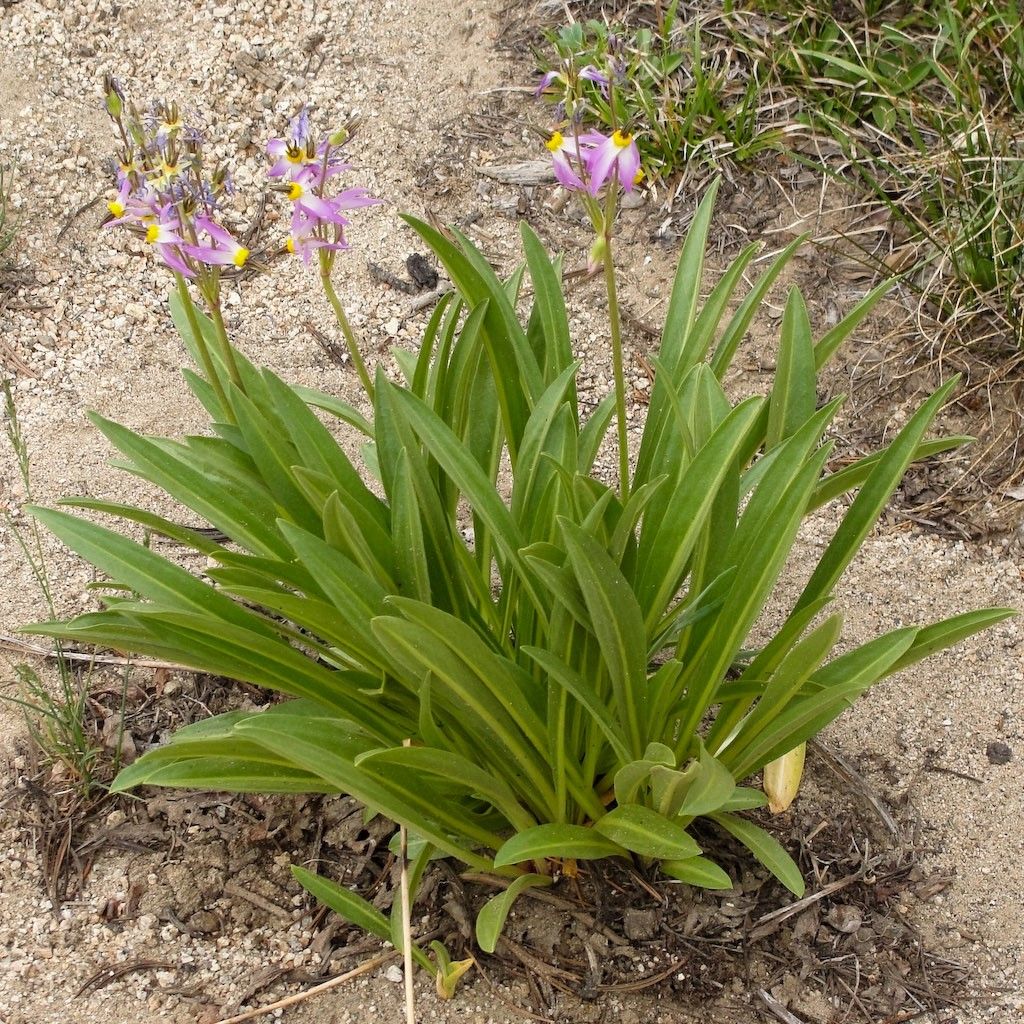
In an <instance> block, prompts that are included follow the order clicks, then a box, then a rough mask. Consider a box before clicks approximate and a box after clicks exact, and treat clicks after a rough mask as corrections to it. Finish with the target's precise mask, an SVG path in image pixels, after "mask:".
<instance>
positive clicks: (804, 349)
mask: <svg viewBox="0 0 1024 1024" xmlns="http://www.w3.org/2000/svg"><path fill="white" fill-rule="evenodd" d="M816 385H817V379H816V373H815V368H814V345H813V343H812V342H811V322H810V320H809V319H808V317H807V307H806V305H804V300H803V296H802V295H801V294H800V291H799V289H797V288H792V289H790V292H789V300H788V301H787V303H786V311H785V313H784V314H783V316H782V337H781V341H780V344H779V359H778V369H777V370H776V373H775V383H774V385H773V386H772V394H771V401H770V402H769V404H768V428H767V432H766V437H765V447H766V448H774V447H775V445H777V444H778V443H779V442H780V441H782V440H785V438H787V437H789V436H791V435H792V434H795V433H796V431H797V430H798V429H799V428H800V427H802V426H803V425H804V423H806V422H807V421H808V420H809V419H810V418H811V417H812V416H813V415H814V407H815V405H816V402H817V387H816Z"/></svg>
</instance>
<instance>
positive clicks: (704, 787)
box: [675, 744, 736, 818]
mask: <svg viewBox="0 0 1024 1024" xmlns="http://www.w3.org/2000/svg"><path fill="white" fill-rule="evenodd" d="M697 769H698V770H697V773H696V775H695V777H694V780H693V782H692V783H690V787H689V789H687V791H686V796H685V798H684V799H683V802H682V806H681V807H680V808H679V810H678V811H677V812H675V813H677V814H678V815H679V817H682V818H696V817H698V816H699V815H702V814H710V813H711V812H712V811H717V810H720V809H721V808H722V807H723V806H725V804H726V803H727V802H728V800H729V798H730V797H731V796H732V794H733V792H734V791H735V789H736V781H735V779H733V777H732V773H731V772H730V771H729V769H728V768H726V767H725V765H723V764H722V762H721V761H719V760H718V759H717V758H715V757H712V755H711V754H709V753H708V752H707V750H706V749H705V748H704V745H703V744H701V747H700V759H699V761H698V762H697Z"/></svg>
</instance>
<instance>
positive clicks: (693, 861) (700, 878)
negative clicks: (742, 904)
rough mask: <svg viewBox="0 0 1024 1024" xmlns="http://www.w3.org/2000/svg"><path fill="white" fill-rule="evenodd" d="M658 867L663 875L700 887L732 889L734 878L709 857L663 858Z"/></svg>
mask: <svg viewBox="0 0 1024 1024" xmlns="http://www.w3.org/2000/svg"><path fill="white" fill-rule="evenodd" d="M658 867H659V868H660V869H661V873H662V874H663V875H667V876H668V877H669V878H674V879H676V881H678V882H685V883H686V884H687V885H693V886H696V887H697V888H699V889H731V888H732V879H731V878H730V877H729V876H728V875H727V874H726V873H725V872H724V871H723V870H722V869H721V868H720V867H719V866H718V865H717V864H716V863H715V862H714V861H713V860H708V858H707V857H688V858H687V859H686V860H663V861H662V862H661V863H660V864H659V865H658Z"/></svg>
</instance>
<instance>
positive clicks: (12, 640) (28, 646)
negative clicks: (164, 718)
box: [0, 633, 192, 672]
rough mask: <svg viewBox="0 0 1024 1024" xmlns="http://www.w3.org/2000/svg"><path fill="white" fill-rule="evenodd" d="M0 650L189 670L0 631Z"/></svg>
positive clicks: (148, 659) (144, 666)
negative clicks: (60, 646) (51, 645)
mask: <svg viewBox="0 0 1024 1024" xmlns="http://www.w3.org/2000/svg"><path fill="white" fill-rule="evenodd" d="M0 651H11V652H12V653H14V654H24V655H27V656H29V657H32V658H46V659H48V660H50V659H52V660H62V661H84V662H86V663H88V664H90V665H121V666H125V667H130V668H163V669H168V670H169V671H171V672H191V671H192V670H191V669H190V668H188V667H187V666H186V665H176V664H174V662H171V661H156V660H155V659H151V658H123V657H121V656H120V655H116V654H87V653H85V652H84V651H68V650H62V651H59V652H58V651H54V650H51V649H50V648H48V647H41V646H40V645H39V644H32V643H29V642H28V641H27V640H21V639H19V638H18V637H16V636H11V635H10V634H9V633H0Z"/></svg>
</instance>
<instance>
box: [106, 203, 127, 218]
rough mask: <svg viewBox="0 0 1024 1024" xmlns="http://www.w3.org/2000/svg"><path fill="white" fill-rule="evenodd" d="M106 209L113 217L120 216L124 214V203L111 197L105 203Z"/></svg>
mask: <svg viewBox="0 0 1024 1024" xmlns="http://www.w3.org/2000/svg"><path fill="white" fill-rule="evenodd" d="M107 209H108V210H109V211H110V212H111V213H112V214H113V215H114V216H115V217H122V216H124V203H121V202H118V200H116V199H111V200H110V202H109V203H107Z"/></svg>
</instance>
